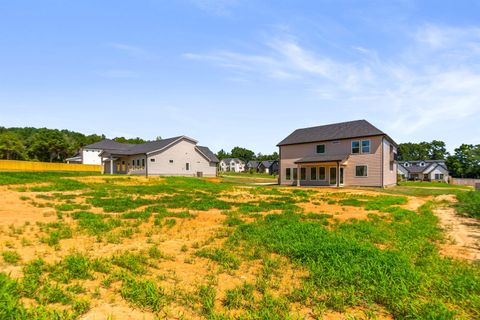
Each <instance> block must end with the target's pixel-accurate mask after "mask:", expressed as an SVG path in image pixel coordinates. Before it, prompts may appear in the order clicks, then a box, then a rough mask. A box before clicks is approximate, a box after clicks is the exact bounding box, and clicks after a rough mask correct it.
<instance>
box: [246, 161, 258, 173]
mask: <svg viewBox="0 0 480 320" xmlns="http://www.w3.org/2000/svg"><path fill="white" fill-rule="evenodd" d="M259 163H260V161H256V160H250V161H248V162H247V164H246V165H245V170H246V171H253V172H258V165H259Z"/></svg>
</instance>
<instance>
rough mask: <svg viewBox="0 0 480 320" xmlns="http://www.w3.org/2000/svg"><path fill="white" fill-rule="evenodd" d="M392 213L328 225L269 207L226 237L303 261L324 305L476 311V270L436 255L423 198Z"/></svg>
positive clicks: (403, 313)
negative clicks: (413, 207) (412, 208)
mask: <svg viewBox="0 0 480 320" xmlns="http://www.w3.org/2000/svg"><path fill="white" fill-rule="evenodd" d="M393 215H394V216H395V215H400V217H398V218H395V217H393V221H391V220H390V219H391V218H390V217H385V218H378V219H376V220H373V221H361V222H351V223H350V224H347V225H345V226H339V227H338V228H337V229H334V230H327V229H325V228H324V227H323V226H322V225H321V224H318V223H314V222H309V221H302V220H301V219H300V218H301V216H300V215H296V214H292V213H285V214H281V215H268V216H266V217H265V218H264V219H262V220H259V221H256V222H253V223H251V224H242V225H240V226H239V227H238V229H237V232H236V234H235V235H234V236H232V238H231V241H233V242H236V241H239V240H244V241H246V242H247V243H248V244H249V245H251V246H259V247H265V248H267V249H268V250H270V251H272V252H275V253H278V254H282V255H285V256H287V257H289V258H291V259H292V260H294V261H297V262H298V263H301V264H303V265H305V266H306V267H307V268H308V269H309V270H310V272H311V282H312V283H313V284H314V286H315V287H316V288H317V290H318V292H319V293H318V294H317V296H316V297H315V300H317V301H318V303H321V304H322V305H325V306H326V307H327V308H331V309H336V310H344V309H345V308H347V307H350V306H366V305H368V304H371V303H375V304H379V305H382V306H384V307H385V308H386V309H387V310H388V311H389V312H390V313H391V314H392V315H393V316H394V317H397V318H432V319H433V318H435V319H440V318H442V319H452V318H454V316H455V315H457V314H458V315H461V316H464V317H467V318H469V317H470V318H478V317H479V316H480V271H479V269H478V268H476V267H474V266H471V265H468V264H466V263H460V262H454V261H451V260H448V259H444V258H441V257H440V256H439V255H438V252H437V250H436V247H435V245H434V244H433V243H432V239H435V238H439V237H440V234H439V232H440V231H439V230H438V229H437V228H436V218H435V216H434V215H433V214H432V212H431V210H430V208H429V206H428V205H427V206H424V207H423V208H421V210H420V212H419V213H418V214H415V213H412V212H406V211H396V210H394V213H393ZM377 230H378V231H377ZM377 243H388V244H389V245H390V247H391V249H385V250H382V249H380V248H379V247H378V246H377ZM409 244H410V245H409ZM304 302H305V301H304Z"/></svg>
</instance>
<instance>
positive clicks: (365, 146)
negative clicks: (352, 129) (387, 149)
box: [362, 140, 370, 153]
mask: <svg viewBox="0 0 480 320" xmlns="http://www.w3.org/2000/svg"><path fill="white" fill-rule="evenodd" d="M362 153H370V140H362Z"/></svg>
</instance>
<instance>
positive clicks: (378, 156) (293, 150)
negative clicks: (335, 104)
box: [280, 136, 396, 186]
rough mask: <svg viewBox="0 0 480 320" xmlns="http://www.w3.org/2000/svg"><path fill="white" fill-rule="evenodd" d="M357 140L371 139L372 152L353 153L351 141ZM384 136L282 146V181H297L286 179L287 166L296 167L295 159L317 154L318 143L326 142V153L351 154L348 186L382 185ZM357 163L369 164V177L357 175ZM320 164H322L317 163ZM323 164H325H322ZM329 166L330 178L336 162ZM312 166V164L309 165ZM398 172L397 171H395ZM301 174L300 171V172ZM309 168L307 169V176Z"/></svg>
mask: <svg viewBox="0 0 480 320" xmlns="http://www.w3.org/2000/svg"><path fill="white" fill-rule="evenodd" d="M356 140H360V141H361V140H370V153H368V154H351V143H352V141H356ZM382 141H383V137H382V136H375V137H368V138H359V139H348V140H339V141H326V142H315V143H305V144H296V145H288V146H281V147H280V154H281V159H280V167H281V173H280V183H281V184H292V183H295V181H293V180H291V181H287V180H286V179H285V170H286V168H292V169H293V168H296V167H297V165H296V164H295V161H297V160H300V159H302V158H304V157H309V156H315V155H317V154H316V146H317V145H318V144H325V155H343V154H351V155H350V157H349V159H348V161H347V163H346V165H345V167H344V168H345V169H344V170H345V174H344V175H345V179H344V182H345V185H346V186H382V169H383V168H382ZM357 165H366V166H368V176H367V177H356V176H355V169H356V166H357ZM316 166H320V164H318V165H316ZM321 166H323V164H322V165H321ZM325 166H326V167H327V169H326V171H327V179H328V166H335V164H334V163H330V164H325ZM309 167H310V166H309ZM395 172H396V171H395ZM299 174H300V173H299ZM308 175H309V170H307V176H308Z"/></svg>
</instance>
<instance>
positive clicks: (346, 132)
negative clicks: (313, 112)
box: [277, 120, 397, 187]
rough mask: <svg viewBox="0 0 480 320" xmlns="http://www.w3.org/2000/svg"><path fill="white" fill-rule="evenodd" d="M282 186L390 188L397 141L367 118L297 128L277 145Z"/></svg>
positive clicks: (394, 173)
mask: <svg viewBox="0 0 480 320" xmlns="http://www.w3.org/2000/svg"><path fill="white" fill-rule="evenodd" d="M277 146H278V147H279V148H280V175H279V182H280V184H282V185H297V186H336V187H339V186H369V187H387V186H391V185H395V184H396V183H397V163H396V158H397V144H396V143H395V141H393V140H392V138H390V137H389V136H388V135H387V134H385V133H384V132H382V131H381V130H379V129H377V128H376V127H374V126H373V125H372V124H371V123H369V122H368V121H366V120H357V121H350V122H342V123H335V124H329V125H323V126H319V127H311V128H304V129H298V130H295V131H294V132H293V133H292V134H290V135H289V136H288V137H286V138H285V139H284V140H283V141H281V142H280V143H279V144H278V145H277Z"/></svg>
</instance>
